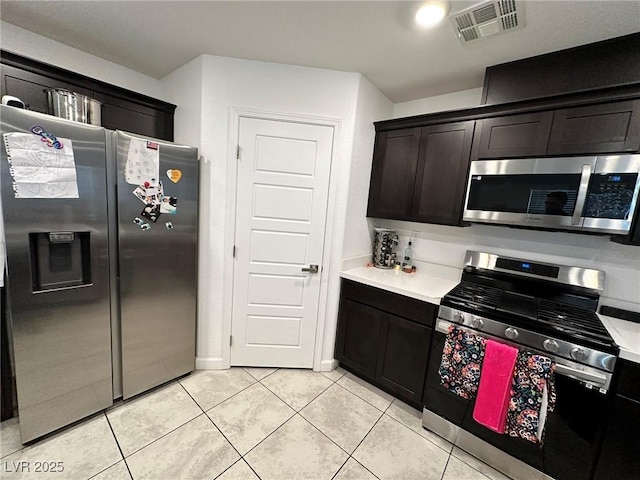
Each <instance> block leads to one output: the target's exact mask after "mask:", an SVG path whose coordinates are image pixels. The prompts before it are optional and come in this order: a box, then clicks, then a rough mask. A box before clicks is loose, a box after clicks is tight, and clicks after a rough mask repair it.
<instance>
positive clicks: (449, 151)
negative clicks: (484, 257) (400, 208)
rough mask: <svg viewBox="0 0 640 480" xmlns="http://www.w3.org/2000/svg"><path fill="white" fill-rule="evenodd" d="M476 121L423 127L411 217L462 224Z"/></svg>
mask: <svg viewBox="0 0 640 480" xmlns="http://www.w3.org/2000/svg"><path fill="white" fill-rule="evenodd" d="M474 125H475V122H473V121H470V122H459V123H449V124H444V125H433V126H430V127H424V128H423V129H422V136H421V139H420V155H419V157H418V170H417V174H416V183H415V187H414V192H413V203H412V208H411V220H413V221H416V222H424V223H440V224H444V225H459V224H460V221H461V219H462V210H463V203H464V196H465V187H466V185H467V172H468V170H469V155H470V152H471V138H472V137H473V127H474Z"/></svg>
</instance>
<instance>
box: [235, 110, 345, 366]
mask: <svg viewBox="0 0 640 480" xmlns="http://www.w3.org/2000/svg"><path fill="white" fill-rule="evenodd" d="M239 127H240V128H239V141H238V144H239V147H240V148H239V157H240V158H239V160H238V175H237V179H238V180H237V189H236V231H235V246H236V253H235V268H234V288H233V318H232V326H231V334H232V345H231V364H232V365H246V366H265V367H297V368H310V367H312V366H313V354H314V346H315V336H316V323H317V317H318V301H319V295H320V278H321V274H322V264H321V262H322V254H323V247H324V233H325V220H326V214H327V196H328V190H329V173H330V167H331V154H332V148H333V128H332V127H329V126H320V125H309V124H302V123H293V122H285V121H276V120H263V119H255V118H241V119H240V125H239ZM311 265H317V268H318V272H317V273H314V272H310V271H305V269H307V270H309V269H312V267H311Z"/></svg>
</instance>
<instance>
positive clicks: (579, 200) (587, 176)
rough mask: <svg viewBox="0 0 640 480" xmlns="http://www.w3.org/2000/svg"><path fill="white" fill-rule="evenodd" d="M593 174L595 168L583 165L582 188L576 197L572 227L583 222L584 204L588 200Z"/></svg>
mask: <svg viewBox="0 0 640 480" xmlns="http://www.w3.org/2000/svg"><path fill="white" fill-rule="evenodd" d="M591 172H593V167H592V166H591V165H589V164H586V165H582V172H581V174H580V188H578V196H577V197H576V206H575V208H574V209H573V216H572V217H571V225H580V221H581V220H582V210H584V202H585V201H586V199H587V190H588V189H589V180H591Z"/></svg>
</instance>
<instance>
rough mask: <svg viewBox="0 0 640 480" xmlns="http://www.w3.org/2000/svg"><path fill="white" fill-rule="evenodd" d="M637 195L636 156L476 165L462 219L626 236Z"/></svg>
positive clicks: (639, 185) (638, 172)
mask: <svg viewBox="0 0 640 480" xmlns="http://www.w3.org/2000/svg"><path fill="white" fill-rule="evenodd" d="M639 191H640V155H602V156H589V157H560V158H523V159H513V160H477V161H472V162H471V168H470V171H469V181H468V183H467V195H466V199H465V208H464V213H463V219H464V220H465V221H469V222H481V223H492V224H503V225H518V226H524V227H530V228H541V229H554V230H578V231H584V232H600V233H608V234H612V235H624V234H627V233H629V230H630V229H631V222H632V220H633V214H634V212H635V209H636V208H638V205H637V204H638V192H639Z"/></svg>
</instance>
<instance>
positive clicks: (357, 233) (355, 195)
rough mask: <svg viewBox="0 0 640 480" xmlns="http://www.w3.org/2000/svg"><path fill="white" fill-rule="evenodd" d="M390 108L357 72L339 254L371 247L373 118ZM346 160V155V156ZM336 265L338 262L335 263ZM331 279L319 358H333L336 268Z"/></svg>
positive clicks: (384, 115)
mask: <svg viewBox="0 0 640 480" xmlns="http://www.w3.org/2000/svg"><path fill="white" fill-rule="evenodd" d="M392 110H393V104H392V103H391V101H390V100H389V99H388V98H387V97H386V96H385V95H383V94H382V93H381V92H380V91H379V90H378V89H377V88H376V87H374V86H373V85H372V84H371V82H369V80H367V79H366V78H364V77H363V76H360V79H359V85H358V92H357V106H356V114H355V122H354V131H353V148H352V152H351V155H350V162H349V163H350V166H349V169H350V174H349V177H348V180H349V183H348V186H347V191H348V196H347V201H346V203H345V205H344V206H345V209H344V210H345V214H346V215H345V219H344V220H345V223H344V225H343V226H342V227H343V229H344V236H343V240H342V245H341V249H342V256H341V257H340V258H349V257H353V256H358V255H362V254H366V253H367V252H370V251H371V238H372V231H371V229H370V227H369V223H368V221H367V217H366V215H367V201H368V198H369V179H370V177H371V162H372V159H373V142H374V139H375V129H374V126H373V122H375V121H378V120H385V119H388V118H389V117H390V115H391V112H392ZM345 160H346V159H345ZM336 267H337V265H336ZM334 275H335V276H334V277H332V280H333V281H334V282H336V284H334V285H332V287H333V288H331V290H330V291H329V295H328V298H327V309H326V323H325V329H324V338H325V342H324V346H323V351H322V359H323V361H324V362H325V363H326V362H327V360H329V359H333V355H334V344H335V335H336V326H337V318H338V303H339V298H340V290H339V284H337V282H338V281H339V280H338V279H337V275H338V270H336V271H335V274H334Z"/></svg>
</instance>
